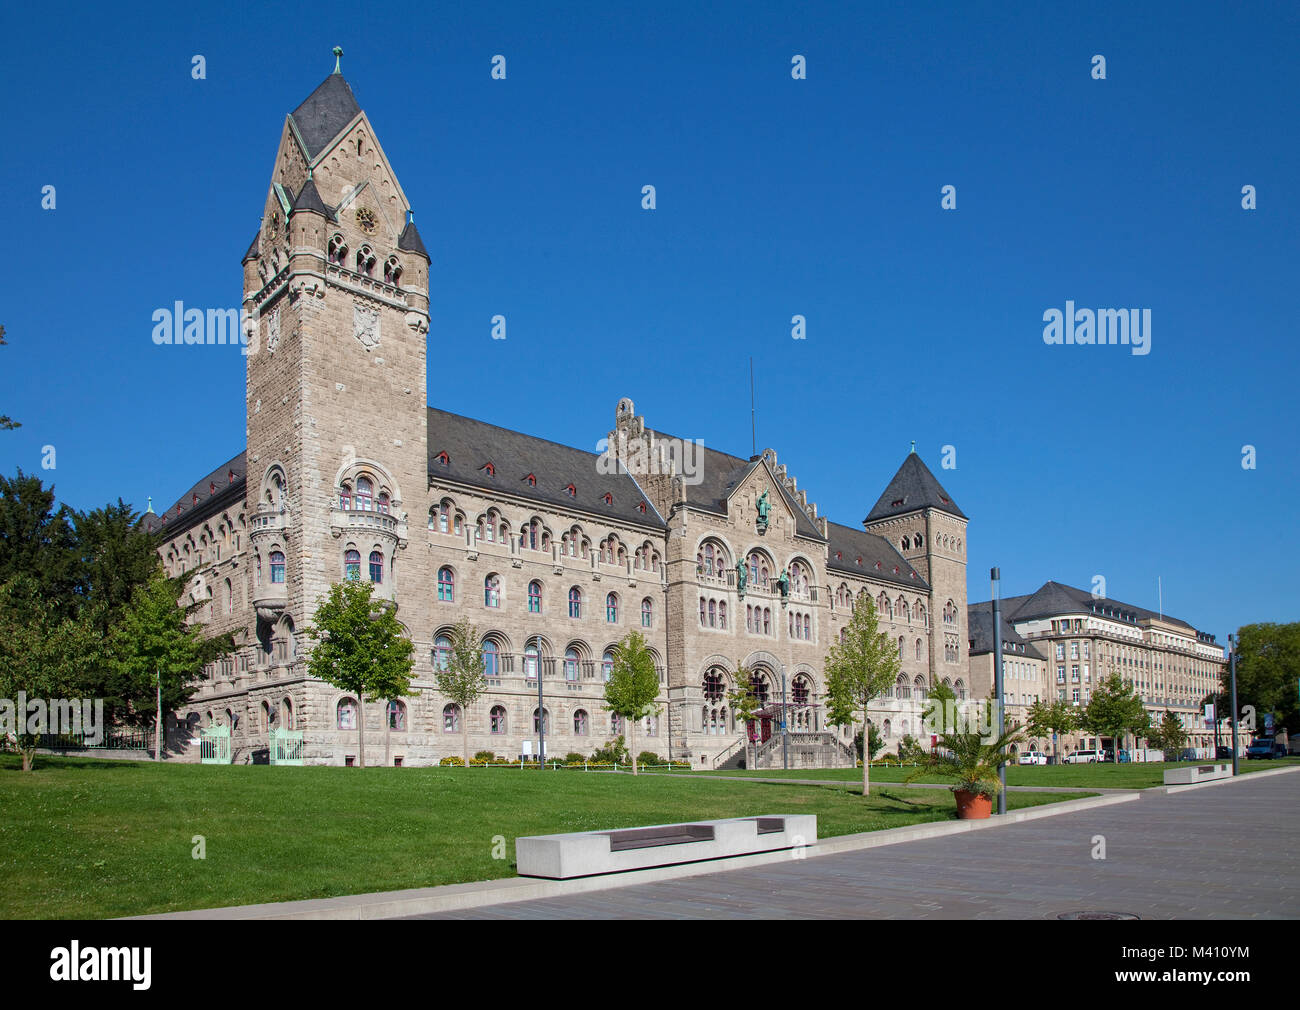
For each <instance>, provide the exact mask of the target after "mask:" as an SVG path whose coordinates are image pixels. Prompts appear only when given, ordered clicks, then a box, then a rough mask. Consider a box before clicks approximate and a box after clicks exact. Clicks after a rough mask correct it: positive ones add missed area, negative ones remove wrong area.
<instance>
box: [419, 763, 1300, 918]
mask: <svg viewBox="0 0 1300 1010" xmlns="http://www.w3.org/2000/svg"><path fill="white" fill-rule="evenodd" d="M1098 835H1100V836H1103V837H1104V839H1105V847H1106V852H1105V856H1106V858H1105V859H1094V858H1093V851H1094V849H1095V848H1096V846H1097V844H1098V843H1097V841H1096V840H1095V838H1096V836H1098ZM1297 842H1300V773H1291V774H1284V775H1267V776H1264V777H1262V778H1258V779H1257V778H1255V777H1254V776H1251V777H1249V778H1245V779H1239V780H1238V781H1235V782H1232V783H1228V784H1224V785H1216V786H1209V787H1203V788H1196V789H1189V790H1186V791H1183V792H1178V793H1173V794H1165V793H1160V792H1154V791H1153V792H1145V793H1143V794H1142V796H1141V798H1140V799H1139V800H1138V801H1137V802H1134V803H1122V804H1118V805H1115V806H1110V807H1100V808H1096V809H1092V810H1084V811H1079V812H1077V813H1072V814H1062V815H1060V816H1058V817H1045V818H1042V819H1041V820H1032V821H1025V822H1022V823H1019V824H1012V825H1008V826H1006V827H1001V828H997V829H995V830H991V831H972V832H962V833H961V834H958V835H950V836H946V837H940V838H932V839H924V840H920V841H913V842H902V843H899V844H897V845H888V846H883V847H880V848H874V849H868V850H865V851H861V852H846V853H841V854H838V855H827V856H819V857H816V858H813V859H802V860H794V859H792V860H791V861H790V862H788V863H779V864H773V865H770V866H763V867H756V868H753V869H745V870H732V871H729V872H726V873H716V874H710V875H706V876H698V877H691V878H687V879H682V880H672V881H664V882H661V883H656V884H644V885H638V886H633V887H620V888H612V889H610V890H606V891H597V892H593V893H589V894H582V895H574V896H572V897H565V898H554V899H547V900H540V901H526V902H515V903H511V904H501V905H494V906H490V907H486V908H478V909H473V910H467V911H461V912H454V913H442V914H439V915H431V916H419V917H418V918H440V919H451V918H455V919H612V918H637V919H746V918H765V919H768V918H770V919H802V918H835V919H843V918H872V919H875V918H880V919H926V918H935V919H940V918H942V919H953V918H957V919H1008V918H1011V919H1044V918H1055V917H1056V916H1058V915H1060V914H1062V913H1066V912H1078V911H1111V912H1127V913H1131V914H1134V915H1138V916H1140V917H1142V918H1144V919H1145V918H1157V919H1169V918H1195V919H1239V918H1269V919H1275V918H1277V919H1280V918H1295V917H1297V916H1300V844H1297Z"/></svg>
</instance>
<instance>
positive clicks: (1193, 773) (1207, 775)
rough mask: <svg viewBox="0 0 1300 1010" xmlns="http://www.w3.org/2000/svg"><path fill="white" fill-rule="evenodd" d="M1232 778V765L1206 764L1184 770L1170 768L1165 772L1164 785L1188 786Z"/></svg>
mask: <svg viewBox="0 0 1300 1010" xmlns="http://www.w3.org/2000/svg"><path fill="white" fill-rule="evenodd" d="M1230 778H1232V765H1230V764H1208V765H1197V764H1194V765H1188V766H1187V767H1186V768H1170V769H1168V770H1167V771H1166V772H1165V785H1167V786H1190V785H1195V784H1196V783H1197V782H1213V781H1214V780H1215V779H1230Z"/></svg>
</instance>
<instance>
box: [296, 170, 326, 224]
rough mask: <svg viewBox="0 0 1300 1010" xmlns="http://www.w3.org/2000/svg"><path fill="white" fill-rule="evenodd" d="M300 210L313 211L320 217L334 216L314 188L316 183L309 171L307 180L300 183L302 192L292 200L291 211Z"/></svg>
mask: <svg viewBox="0 0 1300 1010" xmlns="http://www.w3.org/2000/svg"><path fill="white" fill-rule="evenodd" d="M300 210H310V211H315V212H316V213H317V214H320V215H321V216H322V217H328V218H332V217H334V212H333V211H332V210H331V209H330V208H329V206H328V205H327V204H326V203H325V201H324V200H322V199H321V198H320V193H319V192H318V191H317V189H316V183H314V182H313V181H312V178H311V173H310V172H309V173H308V174H307V181H306V182H304V183H303V184H302V192H300V193H299V194H298V198H297V199H296V200H294V201H293V212H294V213H297V212H298V211H300Z"/></svg>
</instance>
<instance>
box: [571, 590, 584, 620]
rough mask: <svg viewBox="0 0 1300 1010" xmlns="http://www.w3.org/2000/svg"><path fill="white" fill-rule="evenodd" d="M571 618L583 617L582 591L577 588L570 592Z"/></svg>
mask: <svg viewBox="0 0 1300 1010" xmlns="http://www.w3.org/2000/svg"><path fill="white" fill-rule="evenodd" d="M569 616H570V617H581V616H582V590H581V589H579V588H578V587H577V586H574V587H573V588H572V589H570V590H569Z"/></svg>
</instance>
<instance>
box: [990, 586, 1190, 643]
mask: <svg viewBox="0 0 1300 1010" xmlns="http://www.w3.org/2000/svg"><path fill="white" fill-rule="evenodd" d="M972 606H974V604H972ZM980 606H984V604H980ZM1002 613H1003V616H1004V617H1006V618H1008V619H1010V620H1013V621H1016V622H1022V621H1034V620H1041V619H1043V618H1049V617H1057V616H1059V615H1061V614H1095V615H1097V616H1098V617H1106V618H1110V619H1114V620H1120V621H1125V622H1127V623H1129V624H1135V625H1136V624H1138V623H1140V622H1141V621H1146V620H1152V621H1166V622H1168V623H1169V624H1176V625H1179V626H1181V627H1184V628H1186V629H1187V630H1188V631H1191V632H1195V631H1196V629H1195V628H1194V627H1192V626H1191V625H1190V624H1188V623H1187V622H1186V621H1182V620H1179V619H1178V618H1177V617H1171V616H1170V615H1169V614H1163V615H1162V614H1159V613H1157V612H1156V611H1154V610H1147V609H1146V608H1145V607H1137V606H1134V605H1133V604H1131V603H1123V602H1121V601H1120V600H1111V599H1100V600H1096V599H1093V596H1092V593H1090V592H1087V591H1086V590H1083V589H1076V588H1075V587H1074V586H1067V585H1065V584H1064V583H1061V582H1044V583H1043V585H1042V586H1041V587H1039V589H1038V590H1037V591H1036V592H1033V593H1028V594H1026V595H1024V596H1011V597H1008V598H1007V599H1005V600H1003V601H1002Z"/></svg>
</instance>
